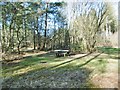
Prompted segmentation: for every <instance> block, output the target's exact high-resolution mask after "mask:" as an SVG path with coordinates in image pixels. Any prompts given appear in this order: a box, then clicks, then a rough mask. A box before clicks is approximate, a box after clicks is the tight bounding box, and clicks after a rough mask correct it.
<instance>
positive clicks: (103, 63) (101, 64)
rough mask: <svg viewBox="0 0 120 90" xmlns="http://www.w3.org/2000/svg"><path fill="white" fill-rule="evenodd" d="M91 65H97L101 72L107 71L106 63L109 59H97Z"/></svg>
mask: <svg viewBox="0 0 120 90" xmlns="http://www.w3.org/2000/svg"><path fill="white" fill-rule="evenodd" d="M89 65H90V67H95V69H96V70H97V71H98V72H100V73H105V72H106V65H107V60H106V59H96V60H95V61H94V62H91V63H90V64H89Z"/></svg>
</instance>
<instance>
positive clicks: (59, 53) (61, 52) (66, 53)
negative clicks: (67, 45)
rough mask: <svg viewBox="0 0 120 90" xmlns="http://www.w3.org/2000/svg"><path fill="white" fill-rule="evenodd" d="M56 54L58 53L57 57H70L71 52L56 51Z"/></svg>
mask: <svg viewBox="0 0 120 90" xmlns="http://www.w3.org/2000/svg"><path fill="white" fill-rule="evenodd" d="M54 52H55V53H56V56H57V57H59V56H64V57H65V56H66V55H69V50H54Z"/></svg>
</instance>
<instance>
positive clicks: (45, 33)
mask: <svg viewBox="0 0 120 90" xmlns="http://www.w3.org/2000/svg"><path fill="white" fill-rule="evenodd" d="M47 9H48V3H47V7H46V14H45V32H44V44H43V49H44V50H46V36H47V17H48V13H47Z"/></svg>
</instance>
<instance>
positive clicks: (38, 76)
mask: <svg viewBox="0 0 120 90" xmlns="http://www.w3.org/2000/svg"><path fill="white" fill-rule="evenodd" d="M99 55H100V54H98V55H96V56H95V57H93V58H91V59H90V60H88V61H86V62H85V63H83V64H81V65H80V66H79V67H78V66H77V67H76V66H70V65H66V66H64V67H60V68H56V67H58V66H60V65H63V64H66V63H69V62H71V61H73V60H77V59H80V57H79V58H76V59H73V60H71V61H69V62H65V63H62V64H59V65H56V66H53V67H50V68H43V69H42V70H41V69H36V70H32V71H29V72H27V73H24V74H19V75H15V76H13V77H11V78H9V79H6V80H4V82H3V87H43V88H48V87H51V88H52V87H61V88H66V87H71V88H80V87H91V86H92V84H91V83H89V82H88V79H89V75H90V73H91V72H92V70H90V69H88V68H84V67H83V66H84V65H86V64H88V63H89V62H90V61H92V60H93V59H95V58H97V57H98V56H99ZM85 56H86V55H85ZM85 56H83V57H85ZM81 58H82V57H81ZM53 68H55V69H54V70H52V69H53Z"/></svg>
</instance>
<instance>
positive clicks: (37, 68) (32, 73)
mask: <svg viewBox="0 0 120 90" xmlns="http://www.w3.org/2000/svg"><path fill="white" fill-rule="evenodd" d="M98 49H99V50H100V51H101V52H103V54H99V53H98V54H97V53H93V54H90V55H88V56H85V57H83V58H78V57H77V58H76V56H70V57H68V56H66V57H59V58H56V57H55V55H54V54H53V53H47V54H43V55H36V56H29V57H26V58H24V59H22V60H19V61H18V62H11V63H9V64H7V65H3V68H2V69H3V70H2V71H3V72H2V73H3V76H4V77H5V79H4V82H3V87H62V88H64V87H71V88H75V87H78V88H82V87H97V86H95V85H94V84H93V83H92V81H91V78H92V77H93V76H94V75H95V74H101V75H102V74H104V73H106V72H107V70H106V67H107V64H108V63H109V59H110V58H112V59H113V58H114V59H115V58H116V57H118V53H117V52H118V51H119V50H120V49H115V48H98ZM104 54H106V55H104ZM113 54H114V55H113ZM78 56H79V55H78ZM108 87H109V86H108Z"/></svg>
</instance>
